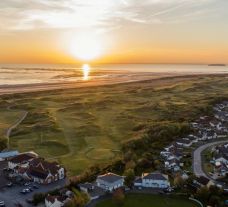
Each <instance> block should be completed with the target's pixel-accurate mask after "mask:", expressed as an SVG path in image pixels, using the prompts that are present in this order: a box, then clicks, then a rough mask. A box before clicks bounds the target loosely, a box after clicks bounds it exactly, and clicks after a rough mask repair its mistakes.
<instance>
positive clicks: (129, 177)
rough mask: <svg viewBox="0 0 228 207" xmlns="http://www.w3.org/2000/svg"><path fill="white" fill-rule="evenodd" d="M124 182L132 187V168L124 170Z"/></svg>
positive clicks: (133, 173) (133, 175) (133, 174)
mask: <svg viewBox="0 0 228 207" xmlns="http://www.w3.org/2000/svg"><path fill="white" fill-rule="evenodd" d="M124 176H125V179H124V184H125V185H126V186H128V187H129V188H130V187H132V185H133V182H134V180H135V172H134V170H133V169H128V170H126V171H125V172H124Z"/></svg>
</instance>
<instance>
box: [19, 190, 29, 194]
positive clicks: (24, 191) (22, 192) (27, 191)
mask: <svg viewBox="0 0 228 207" xmlns="http://www.w3.org/2000/svg"><path fill="white" fill-rule="evenodd" d="M20 193H21V194H27V193H30V190H29V189H23V190H22V191H21V192H20Z"/></svg>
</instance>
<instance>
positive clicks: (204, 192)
mask: <svg viewBox="0 0 228 207" xmlns="http://www.w3.org/2000/svg"><path fill="white" fill-rule="evenodd" d="M196 197H197V198H198V199H199V200H201V201H202V202H204V203H207V202H208V199H209V197H210V191H209V189H208V187H206V186H205V187H201V188H199V189H198V190H197V192H196Z"/></svg>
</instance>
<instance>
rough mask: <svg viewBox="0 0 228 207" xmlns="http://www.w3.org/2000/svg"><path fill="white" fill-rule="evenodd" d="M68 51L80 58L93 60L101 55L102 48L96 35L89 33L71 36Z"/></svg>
mask: <svg viewBox="0 0 228 207" xmlns="http://www.w3.org/2000/svg"><path fill="white" fill-rule="evenodd" d="M70 51H71V53H72V55H73V56H75V57H76V58H78V59H80V60H85V61H89V60H94V59H96V58H98V57H99V56H101V55H102V53H103V48H102V46H101V41H100V40H99V38H98V37H96V36H94V35H90V34H84V35H79V36H76V37H74V38H73V40H72V42H71V45H70Z"/></svg>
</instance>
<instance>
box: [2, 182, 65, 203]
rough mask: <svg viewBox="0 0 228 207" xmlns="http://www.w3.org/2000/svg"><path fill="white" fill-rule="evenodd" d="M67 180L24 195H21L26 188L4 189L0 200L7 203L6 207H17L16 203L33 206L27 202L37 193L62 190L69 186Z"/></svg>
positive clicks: (41, 187)
mask: <svg viewBox="0 0 228 207" xmlns="http://www.w3.org/2000/svg"><path fill="white" fill-rule="evenodd" d="M67 182H68V181H67V179H64V180H59V181H57V182H55V183H52V184H49V185H37V184H36V185H37V186H39V189H34V191H33V192H31V193H28V194H26V195H23V194H21V193H20V191H22V190H23V189H24V188H27V187H26V186H13V187H10V188H7V187H5V188H2V189H1V190H0V200H3V201H5V205H6V207H15V203H20V204H22V205H23V207H27V206H31V205H30V204H28V203H27V202H26V199H31V198H32V197H33V195H34V194H35V193H47V192H49V191H52V190H55V189H57V188H62V187H64V186H65V185H66V184H67Z"/></svg>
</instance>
